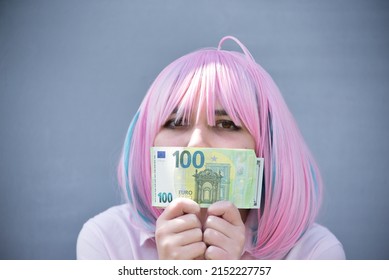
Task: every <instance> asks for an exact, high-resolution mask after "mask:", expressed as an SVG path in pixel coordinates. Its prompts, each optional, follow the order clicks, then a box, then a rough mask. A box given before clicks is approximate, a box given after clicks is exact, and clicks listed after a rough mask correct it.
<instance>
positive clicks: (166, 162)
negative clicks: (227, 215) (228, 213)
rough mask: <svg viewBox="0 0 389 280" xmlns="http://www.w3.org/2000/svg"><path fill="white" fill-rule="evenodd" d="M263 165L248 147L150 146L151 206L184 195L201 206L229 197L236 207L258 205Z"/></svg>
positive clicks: (162, 203) (159, 204) (163, 203)
mask: <svg viewBox="0 0 389 280" xmlns="http://www.w3.org/2000/svg"><path fill="white" fill-rule="evenodd" d="M263 164H264V159H263V158H257V157H256V155H255V152H254V150H248V149H213V148H188V147H152V148H151V175H152V178H151V182H152V190H151V192H152V205H153V206H156V207H166V206H167V205H168V204H169V203H170V202H171V201H172V200H173V199H175V198H177V197H185V198H189V199H192V200H194V201H196V202H197V203H198V204H199V205H200V206H201V207H208V206H210V205H211V204H213V203H215V202H216V201H220V200H228V201H231V202H232V203H234V204H235V206H236V207H238V208H259V207H260V201H261V190H262V179H263Z"/></svg>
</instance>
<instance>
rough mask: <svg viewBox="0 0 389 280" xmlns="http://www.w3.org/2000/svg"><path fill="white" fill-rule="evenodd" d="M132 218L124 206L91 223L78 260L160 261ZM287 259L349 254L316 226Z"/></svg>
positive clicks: (84, 233) (83, 234) (150, 235)
mask: <svg viewBox="0 0 389 280" xmlns="http://www.w3.org/2000/svg"><path fill="white" fill-rule="evenodd" d="M129 215H130V209H129V206H128V205H127V204H122V205H118V206H114V207H112V208H109V209H108V210H106V211H104V212H102V213H100V214H99V215H97V216H95V217H93V218H92V219H90V220H89V221H87V222H86V223H85V224H84V226H83V228H82V230H81V232H80V234H79V236H78V240H77V259H88V260H93V259H95V260H96V259H116V260H131V259H132V260H142V259H143V260H151V259H158V252H157V248H156V244H155V241H154V232H149V231H146V230H139V229H138V228H135V227H134V226H133V225H132V224H131V222H130V219H129ZM248 219H250V217H249V218H248ZM247 223H248V221H247V222H246V224H247ZM246 232H248V230H246ZM246 240H249V238H246ZM246 247H248V246H246ZM285 259H331V260H335V259H345V253H344V250H343V246H342V244H341V243H340V242H339V241H338V240H337V239H336V237H335V236H334V235H333V234H332V233H331V232H330V231H329V230H328V229H327V228H325V227H323V226H321V225H318V224H313V225H312V227H310V228H309V229H308V230H307V231H306V233H305V234H304V235H303V236H302V237H301V239H300V240H299V241H298V242H297V243H296V245H295V246H294V247H293V249H292V250H291V251H290V252H289V253H288V255H287V256H286V257H285Z"/></svg>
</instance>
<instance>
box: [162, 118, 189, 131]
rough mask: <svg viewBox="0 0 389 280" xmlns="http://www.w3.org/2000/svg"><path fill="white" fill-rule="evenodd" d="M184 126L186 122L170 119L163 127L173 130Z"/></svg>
mask: <svg viewBox="0 0 389 280" xmlns="http://www.w3.org/2000/svg"><path fill="white" fill-rule="evenodd" d="M186 125H187V122H184V120H183V119H181V118H180V119H176V118H172V119H169V120H167V121H166V123H165V124H164V125H163V127H165V128H172V129H174V128H180V127H183V126H186Z"/></svg>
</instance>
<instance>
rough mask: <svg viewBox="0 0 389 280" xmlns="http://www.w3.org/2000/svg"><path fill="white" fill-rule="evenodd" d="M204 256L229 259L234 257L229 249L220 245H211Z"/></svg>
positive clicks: (207, 258) (208, 258) (213, 258)
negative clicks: (224, 248) (226, 249)
mask: <svg viewBox="0 0 389 280" xmlns="http://www.w3.org/2000/svg"><path fill="white" fill-rule="evenodd" d="M204 257H205V259H206V260H229V259H232V257H231V255H230V254H228V252H227V251H225V250H223V249H222V248H220V247H216V246H209V247H208V248H207V250H205V254H204Z"/></svg>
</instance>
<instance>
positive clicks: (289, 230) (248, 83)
mask: <svg viewBox="0 0 389 280" xmlns="http://www.w3.org/2000/svg"><path fill="white" fill-rule="evenodd" d="M226 39H232V40H234V41H235V42H236V43H237V44H238V45H239V46H240V47H241V48H242V50H243V53H238V52H234V51H226V50H221V45H222V43H223V42H224V41H225V40H226ZM196 102H197V103H196ZM217 102H219V104H220V105H221V106H222V107H223V109H224V110H226V112H227V113H228V115H229V116H230V118H231V119H232V120H233V121H234V122H235V123H236V124H237V125H244V126H245V127H246V128H247V129H248V131H249V132H250V133H251V135H252V136H253V137H254V139H255V143H256V149H255V150H256V154H257V156H258V157H264V158H265V168H264V178H265V180H264V184H263V189H262V195H263V197H262V202H261V203H262V204H261V209H260V210H258V213H257V216H258V227H257V228H255V229H254V231H255V232H256V238H254V240H253V249H252V252H251V253H252V254H253V255H254V256H256V257H257V258H260V259H281V258H283V257H284V256H285V255H286V254H287V253H288V252H289V250H290V249H291V248H292V247H293V246H294V244H295V243H296V241H297V240H298V239H299V238H300V237H301V235H302V234H303V233H304V232H305V231H306V230H307V228H308V227H309V226H310V225H311V224H312V223H313V222H314V220H315V217H316V215H317V212H318V209H319V205H320V202H321V190H322V182H321V178H320V173H319V171H318V168H317V166H316V163H315V161H314V159H313V158H312V156H311V154H310V152H309V150H308V148H307V146H306V144H305V142H304V140H303V138H302V136H301V134H300V132H299V129H298V127H297V125H296V123H295V120H294V118H293V116H292V115H291V113H290V111H289V109H288V108H287V106H286V104H285V102H284V100H283V98H282V96H281V93H280V91H279V89H278V87H277V86H276V84H275V83H274V81H273V80H272V78H271V77H270V75H269V74H268V73H267V72H266V71H265V70H264V69H263V68H262V67H261V66H259V65H258V64H257V63H256V62H255V61H254V59H253V57H252V56H251V54H250V53H249V51H248V50H247V49H246V47H245V46H244V45H243V44H242V43H240V42H239V41H238V40H237V39H236V38H234V37H231V36H228V37H224V38H223V39H222V40H221V41H220V43H219V47H218V48H217V49H202V50H198V51H196V52H193V53H190V54H188V55H185V56H183V57H181V58H179V59H177V60H175V61H174V62H172V63H171V64H170V65H168V66H167V67H166V68H165V69H164V70H163V71H162V72H161V73H160V74H159V75H158V77H157V78H156V80H155V81H154V83H153V84H152V85H151V87H150V89H149V90H148V92H147V94H146V96H145V98H144V100H143V102H142V104H141V106H140V108H139V110H138V112H137V114H136V116H135V117H134V119H133V120H132V122H131V125H130V128H129V130H128V133H127V137H126V140H125V143H124V148H123V154H122V157H121V160H120V163H119V169H118V173H119V182H120V185H121V186H122V187H123V189H124V190H125V193H126V196H127V198H128V202H129V204H130V207H131V208H132V211H133V213H135V215H133V216H134V217H135V218H134V220H133V222H134V223H135V224H136V225H138V226H139V227H143V228H144V227H146V228H148V229H150V230H154V229H155V222H156V219H157V218H158V216H159V215H160V213H161V211H162V210H161V209H157V208H154V207H152V206H151V175H150V172H151V171H150V147H152V146H153V144H154V139H155V137H156V135H157V133H158V132H159V130H160V128H161V127H162V126H163V125H164V124H165V122H166V120H167V119H168V117H169V116H170V114H171V113H172V112H173V110H175V109H178V112H177V118H182V117H184V119H189V117H188V116H190V115H191V114H193V113H196V112H193V110H194V108H195V107H196V106H198V107H202V108H204V106H206V108H207V118H208V123H209V124H210V125H213V124H214V122H215V120H214V111H215V104H216V103H217ZM199 111H200V110H198V111H197V114H198V112H199ZM251 211H256V210H251Z"/></svg>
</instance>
